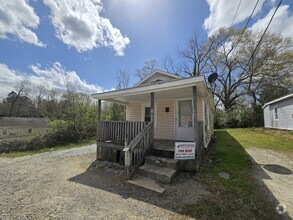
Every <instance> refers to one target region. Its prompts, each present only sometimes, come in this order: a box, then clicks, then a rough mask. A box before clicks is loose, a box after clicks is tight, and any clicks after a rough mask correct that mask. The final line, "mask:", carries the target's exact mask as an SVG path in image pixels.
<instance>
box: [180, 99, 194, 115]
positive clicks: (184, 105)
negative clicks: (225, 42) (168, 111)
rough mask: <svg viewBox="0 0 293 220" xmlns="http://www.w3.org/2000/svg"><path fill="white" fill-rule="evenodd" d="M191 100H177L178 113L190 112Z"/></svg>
mask: <svg viewBox="0 0 293 220" xmlns="http://www.w3.org/2000/svg"><path fill="white" fill-rule="evenodd" d="M191 113H192V109H191V100H186V101H179V114H191Z"/></svg>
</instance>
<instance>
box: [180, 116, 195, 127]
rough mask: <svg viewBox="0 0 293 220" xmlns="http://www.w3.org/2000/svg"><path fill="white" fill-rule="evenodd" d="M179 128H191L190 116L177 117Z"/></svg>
mask: <svg viewBox="0 0 293 220" xmlns="http://www.w3.org/2000/svg"><path fill="white" fill-rule="evenodd" d="M179 127H184V128H187V127H192V115H179Z"/></svg>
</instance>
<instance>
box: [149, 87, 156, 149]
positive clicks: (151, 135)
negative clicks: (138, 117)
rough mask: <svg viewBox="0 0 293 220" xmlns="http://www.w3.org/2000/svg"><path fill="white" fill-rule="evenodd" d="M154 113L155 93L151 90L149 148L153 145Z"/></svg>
mask: <svg viewBox="0 0 293 220" xmlns="http://www.w3.org/2000/svg"><path fill="white" fill-rule="evenodd" d="M154 114H155V94H154V93H153V92H151V122H152V127H151V130H150V145H151V148H152V147H153V145H154V135H155V132H154V128H155V117H154Z"/></svg>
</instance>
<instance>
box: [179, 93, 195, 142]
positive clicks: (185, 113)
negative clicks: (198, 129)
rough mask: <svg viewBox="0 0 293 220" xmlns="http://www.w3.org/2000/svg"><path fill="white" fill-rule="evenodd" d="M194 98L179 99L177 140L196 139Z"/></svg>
mask: <svg viewBox="0 0 293 220" xmlns="http://www.w3.org/2000/svg"><path fill="white" fill-rule="evenodd" d="M192 106H193V105H192V100H191V99H186V100H177V108H176V122H175V123H176V140H180V141H194V129H193V111H192Z"/></svg>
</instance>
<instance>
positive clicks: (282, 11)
mask: <svg viewBox="0 0 293 220" xmlns="http://www.w3.org/2000/svg"><path fill="white" fill-rule="evenodd" d="M275 9H276V8H272V9H271V10H270V11H269V13H268V14H267V15H266V16H265V17H264V18H262V19H259V20H257V21H256V22H255V23H254V24H253V25H252V27H251V29H252V30H264V29H265V28H266V26H267V25H268V23H269V21H270V19H271V17H272V15H273V13H274V11H275ZM292 24H293V14H292V12H290V11H289V5H282V6H280V8H279V9H278V11H277V12H276V14H275V17H274V19H273V21H272V23H271V24H270V26H269V29H268V31H269V32H273V33H279V34H282V35H283V36H286V37H288V36H289V37H293V28H292Z"/></svg>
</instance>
